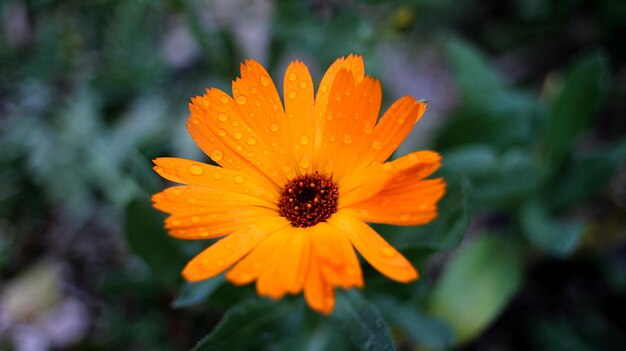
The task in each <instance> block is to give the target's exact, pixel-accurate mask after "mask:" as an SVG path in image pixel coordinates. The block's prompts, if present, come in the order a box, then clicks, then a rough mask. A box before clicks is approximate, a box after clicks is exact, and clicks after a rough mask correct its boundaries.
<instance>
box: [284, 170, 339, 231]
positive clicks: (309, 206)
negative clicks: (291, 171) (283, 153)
mask: <svg viewBox="0 0 626 351" xmlns="http://www.w3.org/2000/svg"><path fill="white" fill-rule="evenodd" d="M337 194H338V188H337V184H335V183H334V182H333V180H332V179H331V178H328V177H326V176H323V175H321V174H319V173H318V172H315V174H305V175H302V176H299V177H296V178H293V179H291V180H290V181H289V182H288V183H287V184H286V185H285V186H284V187H283V189H282V191H281V197H280V201H279V203H278V209H279V213H280V215H281V216H283V217H285V218H287V219H288V220H289V222H291V225H292V226H293V227H299V228H306V227H311V226H314V225H316V224H317V223H320V222H325V221H326V220H327V219H328V218H330V216H331V215H332V214H333V213H335V212H337Z"/></svg>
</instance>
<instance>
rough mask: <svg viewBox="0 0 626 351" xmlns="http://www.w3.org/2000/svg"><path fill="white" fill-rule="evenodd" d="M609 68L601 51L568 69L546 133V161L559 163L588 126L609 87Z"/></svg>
mask: <svg viewBox="0 0 626 351" xmlns="http://www.w3.org/2000/svg"><path fill="white" fill-rule="evenodd" d="M608 77H609V68H608V64H607V61H606V59H605V58H604V57H603V56H601V55H592V56H589V57H585V58H583V59H581V60H579V61H578V62H576V64H574V66H573V67H572V68H571V69H570V70H569V71H568V72H567V73H566V76H565V81H564V83H563V87H562V90H561V92H560V94H559V95H558V96H557V97H556V99H555V101H554V102H553V104H552V106H551V112H550V114H549V118H548V120H547V121H546V125H545V128H544V131H545V132H544V133H543V137H542V142H543V143H542V144H543V149H544V150H543V151H544V153H545V157H546V161H547V162H549V164H550V166H551V167H557V166H558V164H559V163H560V162H561V161H562V160H563V158H564V157H566V156H567V154H568V153H569V152H570V150H571V148H572V146H573V145H574V143H575V142H576V140H577V139H578V137H579V136H580V134H581V133H583V132H584V130H585V128H587V126H588V124H589V122H590V121H591V120H592V118H593V117H594V116H595V114H596V113H597V112H598V110H599V108H600V104H601V103H602V101H603V100H604V96H605V95H606V92H607V90H608Z"/></svg>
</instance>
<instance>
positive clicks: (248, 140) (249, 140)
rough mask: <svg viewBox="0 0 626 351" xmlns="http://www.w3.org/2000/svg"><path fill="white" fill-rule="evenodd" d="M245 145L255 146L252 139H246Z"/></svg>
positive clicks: (254, 140)
mask: <svg viewBox="0 0 626 351" xmlns="http://www.w3.org/2000/svg"><path fill="white" fill-rule="evenodd" d="M246 144H248V145H254V144H256V139H255V138H253V137H249V138H248V139H246Z"/></svg>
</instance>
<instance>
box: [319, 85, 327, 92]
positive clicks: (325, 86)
mask: <svg viewBox="0 0 626 351" xmlns="http://www.w3.org/2000/svg"><path fill="white" fill-rule="evenodd" d="M320 90H321V91H322V92H327V91H328V85H326V84H322V86H321V87H320Z"/></svg>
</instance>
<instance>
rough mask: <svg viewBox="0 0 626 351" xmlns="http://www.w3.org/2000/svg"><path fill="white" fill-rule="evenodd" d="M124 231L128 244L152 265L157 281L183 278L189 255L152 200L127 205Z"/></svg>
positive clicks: (165, 281) (172, 281)
mask: <svg viewBox="0 0 626 351" xmlns="http://www.w3.org/2000/svg"><path fill="white" fill-rule="evenodd" d="M124 234H125V235H126V241H127V242H128V246H129V247H130V248H131V250H132V251H133V252H134V253H135V254H137V255H138V256H139V257H141V258H142V259H143V260H144V261H145V262H146V264H147V265H148V267H150V271H151V272H152V276H153V278H155V280H158V281H160V282H164V283H167V284H170V283H175V282H177V281H178V280H180V278H179V277H180V270H181V269H182V267H183V266H184V264H185V257H184V255H183V254H182V253H181V251H180V250H179V249H178V246H177V244H176V242H175V241H174V240H172V238H170V237H169V236H168V235H167V233H166V232H165V229H164V228H163V221H162V220H161V219H160V218H159V217H158V216H157V213H156V212H155V210H154V209H153V208H152V206H150V204H149V202H147V201H139V200H137V201H133V202H131V203H130V204H129V205H128V206H127V208H126V218H125V221H124Z"/></svg>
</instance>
